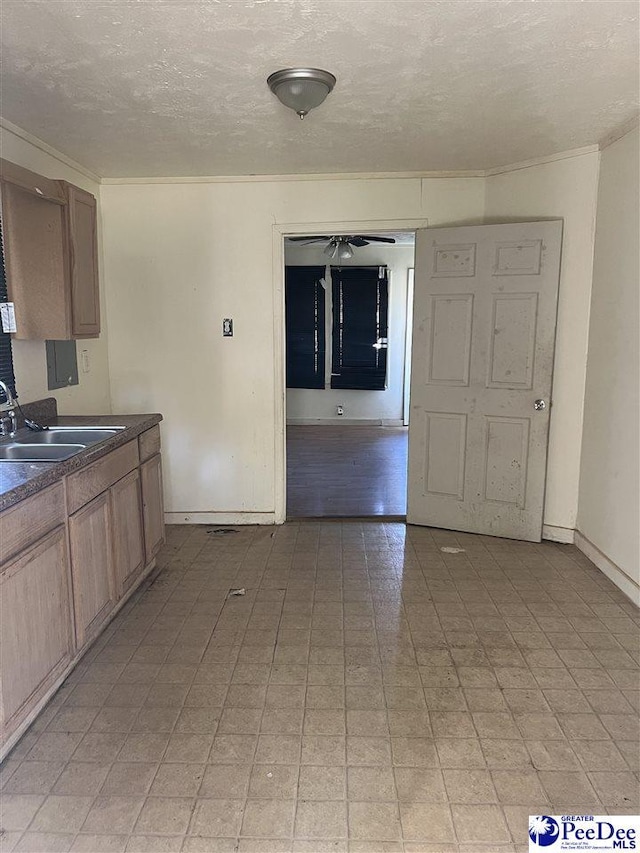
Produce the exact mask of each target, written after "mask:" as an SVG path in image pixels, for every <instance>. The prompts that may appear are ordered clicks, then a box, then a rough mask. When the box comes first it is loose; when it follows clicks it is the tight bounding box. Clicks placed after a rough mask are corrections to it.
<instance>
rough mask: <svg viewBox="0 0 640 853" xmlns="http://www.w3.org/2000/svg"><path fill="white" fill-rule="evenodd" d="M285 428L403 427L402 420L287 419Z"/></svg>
mask: <svg viewBox="0 0 640 853" xmlns="http://www.w3.org/2000/svg"><path fill="white" fill-rule="evenodd" d="M287 426H386V427H401V426H404V423H403V421H402V418H341V417H338V416H336V417H334V418H288V419H287Z"/></svg>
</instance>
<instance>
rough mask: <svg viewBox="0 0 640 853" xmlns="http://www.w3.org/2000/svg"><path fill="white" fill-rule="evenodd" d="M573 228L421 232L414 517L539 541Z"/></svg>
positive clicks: (552, 224) (544, 225)
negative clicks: (559, 314) (563, 259)
mask: <svg viewBox="0 0 640 853" xmlns="http://www.w3.org/2000/svg"><path fill="white" fill-rule="evenodd" d="M561 241H562V222H561V221H559V220H553V221H545V222H525V223H519V224H508V225H474V226H463V227H458V228H430V229H424V230H420V231H418V232H416V259H415V297H414V317H413V350H412V369H411V377H412V378H411V415H410V420H409V477H408V509H407V520H408V522H409V523H411V524H424V525H429V526H431V527H443V528H447V529H451V530H461V531H469V532H472V533H483V534H486V535H490V536H505V537H509V538H514V539H527V540H530V541H533V542H539V541H540V538H541V533H542V513H543V504H544V486H545V474H546V460H547V439H548V432H549V410H550V406H551V378H552V371H553V351H554V340H555V329H556V309H557V295H558V279H559V270H560V249H561Z"/></svg>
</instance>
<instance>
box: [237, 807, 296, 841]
mask: <svg viewBox="0 0 640 853" xmlns="http://www.w3.org/2000/svg"><path fill="white" fill-rule="evenodd" d="M294 810H295V802H294V801H293V800H281V799H276V800H262V799H261V800H252V799H249V800H247V802H246V804H245V807H244V817H243V820H242V829H241V835H247V836H254V837H255V836H257V837H260V838H288V837H290V836H291V834H292V830H293V816H294Z"/></svg>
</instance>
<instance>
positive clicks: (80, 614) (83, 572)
mask: <svg viewBox="0 0 640 853" xmlns="http://www.w3.org/2000/svg"><path fill="white" fill-rule="evenodd" d="M109 515H110V514H109V493H108V492H104V493H103V494H101V495H98V497H97V498H95V499H94V500H92V501H91V503H88V504H87V505H86V506H85V507H83V508H82V509H81V510H78V512H76V513H75V514H74V515H72V516H70V518H69V542H70V547H71V577H72V580H73V602H74V609H75V614H76V642H77V645H78V648H79V649H80V648H82V647H83V646H84V645H85V644H86V643H87V642H88V641H89V640H91V639H93V637H94V636H95V635H96V634H97V633H98V631H99V629H100V627H101V625H102V623H103V622H104V620H105V618H106V616H107V615H108V613H109V611H110V610H111V609H112V607H113V606H114V604H115V602H116V595H115V583H114V577H113V569H112V560H111V535H110V534H111V520H110V517H109Z"/></svg>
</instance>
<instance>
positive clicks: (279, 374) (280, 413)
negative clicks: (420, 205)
mask: <svg viewBox="0 0 640 853" xmlns="http://www.w3.org/2000/svg"><path fill="white" fill-rule="evenodd" d="M428 227H429V222H428V220H427V219H415V218H413V219H359V220H348V221H346V222H345V221H337V220H331V221H329V222H278V223H274V224H273V225H272V241H273V251H272V261H273V265H272V271H271V274H272V287H273V351H274V365H273V367H274V373H273V385H274V395H273V399H274V496H273V498H274V516H275V518H274V520H275V523H276V524H283V523H284V522H285V521H286V517H287V447H286V442H287V411H286V406H287V382H286V351H285V313H284V312H285V305H284V272H285V271H284V266H285V264H284V238H285V237H298V236H302V235H304V234H326V233H327V232H328V233H331V234H357V233H358V232H363V233H365V234H367V233H369V232H371V231H373V232H378V231H381V232H384V231H392V232H393V231H417V230H418V229H419V228H428Z"/></svg>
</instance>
